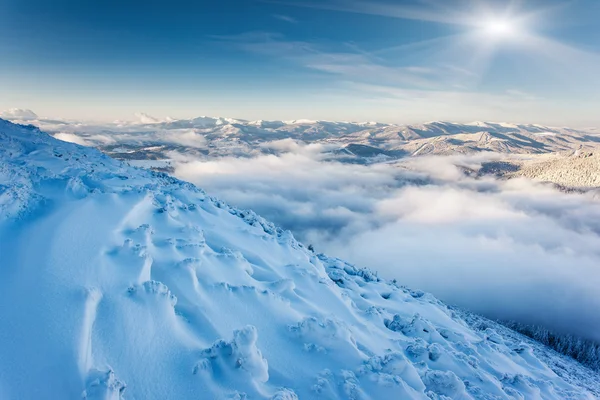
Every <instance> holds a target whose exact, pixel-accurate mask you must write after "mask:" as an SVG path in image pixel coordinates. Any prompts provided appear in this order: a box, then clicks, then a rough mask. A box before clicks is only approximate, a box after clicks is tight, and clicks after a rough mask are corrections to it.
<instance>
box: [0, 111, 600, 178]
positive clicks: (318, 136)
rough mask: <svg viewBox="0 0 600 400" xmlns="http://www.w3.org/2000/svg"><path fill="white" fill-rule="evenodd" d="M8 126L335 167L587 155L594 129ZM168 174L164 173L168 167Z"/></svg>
mask: <svg viewBox="0 0 600 400" xmlns="http://www.w3.org/2000/svg"><path fill="white" fill-rule="evenodd" d="M2 115H5V116H6V118H7V119H10V120H13V121H17V122H18V121H24V122H26V123H33V124H35V125H36V126H38V127H40V128H42V129H43V130H45V131H47V132H49V133H50V134H52V135H54V136H55V137H57V138H59V139H61V140H66V141H70V142H74V143H78V144H83V145H87V146H93V147H97V148H99V149H101V150H102V151H104V152H105V153H107V154H110V155H111V156H113V157H115V158H118V159H123V160H168V159H169V158H170V157H171V156H172V155H173V154H174V153H179V154H185V155H187V156H194V157H195V158H197V159H203V158H210V157H223V156H235V157H238V156H256V155H259V154H263V153H277V152H278V151H281V149H279V150H278V149H277V148H274V147H277V146H272V145H270V144H273V143H274V142H276V141H284V140H288V141H298V142H302V143H307V144H319V145H322V146H323V149H324V150H325V151H327V152H330V154H333V157H334V158H336V159H339V160H341V161H351V162H372V161H373V162H376V161H382V160H389V159H397V158H400V157H405V156H423V155H448V154H457V153H465V154H472V153H480V152H499V153H505V154H509V153H510V154H547V153H552V152H559V151H573V150H576V149H578V148H582V147H583V148H586V149H593V148H597V147H599V146H600V136H598V132H597V131H595V130H593V129H570V128H565V127H563V128H561V127H547V126H542V125H535V124H508V123H493V122H472V123H466V124H460V123H451V122H440V121H433V122H429V123H426V124H420V125H399V124H384V123H377V122H359V123H356V122H336V121H312V120H291V121H263V120H257V121H245V120H241V119H234V118H222V117H207V116H203V117H197V118H191V119H180V120H175V119H172V118H165V119H158V118H154V117H151V116H149V115H146V114H138V115H136V117H137V118H138V120H137V121H134V122H124V121H116V122H114V123H105V124H95V123H86V122H81V121H66V120H57V119H45V118H40V117H38V116H37V115H36V114H35V113H34V112H32V111H30V110H18V109H13V110H8V111H5V112H4V113H3V114H2ZM167 169H168V168H167Z"/></svg>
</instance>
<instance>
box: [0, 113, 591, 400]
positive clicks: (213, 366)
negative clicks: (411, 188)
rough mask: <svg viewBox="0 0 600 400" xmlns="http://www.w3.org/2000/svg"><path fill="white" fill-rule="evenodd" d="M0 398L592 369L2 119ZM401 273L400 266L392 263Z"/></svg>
mask: <svg viewBox="0 0 600 400" xmlns="http://www.w3.org/2000/svg"><path fill="white" fill-rule="evenodd" d="M0 144H1V146H0V255H1V257H0V260H1V262H0V278H1V279H0V305H1V307H0V321H2V323H1V324H0V398H2V399H57V398H60V399H75V398H86V399H119V398H124V399H166V398H169V399H191V398H211V399H212V398H216V399H243V398H247V399H263V398H272V399H288V400H290V399H296V398H300V399H313V398H315V399H316V398H318V399H387V398H396V399H448V398H451V399H593V398H597V396H600V383H599V382H600V379H599V377H598V375H597V374H595V373H593V372H591V371H590V370H588V369H587V368H584V367H583V366H581V365H579V364H577V363H576V362H575V361H573V360H570V359H568V358H565V357H563V356H560V355H558V354H557V353H555V352H553V351H552V350H549V349H547V348H545V347H543V346H542V345H540V344H537V343H536V342H533V341H531V340H529V339H527V338H525V337H523V336H521V335H519V334H517V333H515V332H513V331H510V330H508V329H506V328H503V327H500V326H498V325H497V324H495V323H493V322H491V321H487V320H485V319H483V318H479V317H477V316H473V315H470V314H468V313H465V312H463V311H459V310H455V309H452V308H449V307H447V306H446V305H444V304H443V303H441V302H440V301H438V300H437V299H435V298H434V297H433V296H431V295H430V294H426V293H423V292H421V291H415V290H410V289H407V288H405V287H403V286H400V285H399V284H398V283H396V282H395V281H394V282H387V281H384V280H382V279H379V278H378V277H377V275H376V274H375V273H374V272H372V271H370V270H366V269H361V268H359V267H355V266H353V265H350V264H348V263H345V262H344V261H342V260H339V259H333V258H329V257H327V256H325V255H321V254H319V255H317V254H314V253H313V252H312V251H311V250H309V249H307V248H306V247H304V246H303V245H302V244H301V243H298V242H297V241H296V240H295V239H294V238H293V237H292V235H291V234H290V233H289V232H286V231H282V230H281V229H278V228H277V227H276V226H274V225H273V224H271V223H269V222H268V221H266V220H264V219H262V218H261V217H259V216H258V215H256V214H255V213H253V212H252V211H242V210H238V209H235V208H232V207H230V206H228V205H227V204H225V203H223V202H222V201H219V200H217V199H215V198H212V197H210V196H208V195H207V194H205V193H204V192H203V191H202V190H200V189H198V188H196V187H195V186H193V185H191V184H188V183H185V182H182V181H179V180H177V179H174V178H171V177H169V176H167V175H164V174H162V173H158V172H153V171H149V170H142V169H136V168H132V167H130V166H128V165H126V164H123V163H121V162H119V161H117V160H114V159H111V158H109V157H108V156H106V155H104V154H102V153H100V152H98V151H97V150H94V149H90V148H85V147H81V146H79V145H76V144H72V143H66V142H62V141H58V140H56V139H54V138H52V137H51V136H49V135H47V134H45V133H43V132H41V131H39V130H38V129H37V128H35V127H33V126H19V125H14V124H12V123H9V122H6V121H3V120H0ZM399 278H400V279H401V277H399Z"/></svg>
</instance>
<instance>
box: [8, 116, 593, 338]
mask: <svg viewBox="0 0 600 400" xmlns="http://www.w3.org/2000/svg"><path fill="white" fill-rule="evenodd" d="M21 114H23V113H21ZM21 114H19V115H21ZM33 115H35V114H33ZM25 116H27V117H28V118H29V117H31V118H33V116H30V115H29V114H26V115H25ZM31 118H30V119H31ZM13 119H14V118H13ZM59 122H60V124H58V123H56V122H53V121H37V122H34V123H36V124H38V125H40V126H41V127H42V129H45V130H47V131H50V132H53V133H54V135H55V136H56V137H57V138H60V139H63V140H67V141H73V142H76V143H80V144H83V145H95V144H96V145H97V144H116V143H122V142H127V143H129V142H131V143H137V142H140V143H142V142H144V141H148V140H151V141H160V142H165V143H179V144H187V145H188V146H191V147H192V148H202V147H203V146H204V144H205V142H204V138H203V136H201V135H198V134H197V132H195V131H193V130H191V131H185V130H184V129H177V130H175V129H168V130H162V129H159V127H153V128H152V129H150V130H149V131H148V132H149V133H145V134H144V135H140V134H139V132H138V131H139V127H138V126H137V125H131V126H130V125H123V126H121V125H115V124H112V125H110V126H106V127H105V126H101V125H98V126H84V125H80V124H77V123H70V122H65V121H59ZM117 127H118V130H116V129H117ZM182 137H183V139H184V140H183V141H182ZM262 147H263V149H262V152H261V151H256V152H254V153H252V154H250V156H249V157H214V158H204V159H199V158H198V156H197V154H196V155H190V154H182V153H177V152H172V154H169V156H170V158H171V159H172V165H173V166H174V167H175V171H174V174H175V175H176V176H177V177H179V178H181V179H184V180H187V181H190V182H193V183H195V184H197V185H198V186H199V187H201V188H203V189H205V190H206V191H207V192H208V193H209V194H211V195H214V196H217V197H220V198H222V199H223V200H225V201H227V202H228V203H230V204H232V205H234V206H237V207H240V208H246V209H252V210H254V211H256V212H258V213H259V214H261V215H262V216H264V217H265V218H267V219H269V220H271V221H273V222H275V223H276V224H278V225H280V226H282V227H283V228H285V229H289V230H291V231H292V232H293V233H294V235H295V236H296V237H297V238H298V239H299V240H301V241H302V242H304V243H305V244H307V245H308V244H312V245H313V246H314V248H315V250H316V251H317V252H323V253H327V254H329V255H333V256H337V257H340V258H343V259H345V260H348V261H350V262H353V263H355V264H356V265H357V266H360V267H362V266H365V267H369V268H371V269H373V270H375V271H377V272H378V273H379V274H380V276H382V277H385V278H389V279H396V280H397V281H398V282H399V283H400V284H403V285H406V286H409V287H411V288H415V289H422V290H425V291H428V292H431V293H433V294H434V295H436V296H437V297H438V298H440V299H442V300H444V301H446V302H448V303H450V304H454V305H458V306H461V307H464V308H467V309H470V310H472V311H475V312H478V313H480V314H483V315H485V316H488V317H491V318H497V319H502V320H514V321H518V322H522V323H525V324H539V325H542V326H544V327H547V328H549V329H551V330H555V331H557V332H563V333H570V334H575V335H579V336H583V337H587V338H591V339H596V340H600V313H598V310H600V290H599V289H598V288H599V287H600V200H599V199H598V198H594V196H593V194H591V193H588V194H578V193H564V192H561V191H559V190H557V189H555V188H554V187H552V186H549V185H546V184H541V183H535V182H532V181H530V180H526V179H524V178H519V179H510V180H504V179H497V178H495V177H493V176H483V177H476V176H474V175H469V174H465V168H467V169H468V168H471V169H477V168H478V167H479V166H480V165H481V163H482V162H485V161H491V160H498V159H501V158H502V157H501V156H499V155H494V154H489V153H488V154H476V155H470V156H465V155H461V156H432V157H413V158H406V159H404V160H402V161H399V162H391V163H376V164H370V165H360V164H350V163H340V162H336V161H332V160H331V157H330V154H329V153H328V151H329V150H331V148H328V147H327V145H324V144H320V143H317V144H308V145H307V144H303V143H300V142H296V141H293V140H291V139H286V140H278V141H273V142H267V143H263V144H262ZM268 153H270V154H268Z"/></svg>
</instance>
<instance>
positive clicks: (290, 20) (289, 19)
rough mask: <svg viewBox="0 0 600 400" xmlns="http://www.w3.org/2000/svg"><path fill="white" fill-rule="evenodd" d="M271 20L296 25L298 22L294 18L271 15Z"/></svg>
mask: <svg viewBox="0 0 600 400" xmlns="http://www.w3.org/2000/svg"><path fill="white" fill-rule="evenodd" d="M273 18H275V19H278V20H281V21H285V22H289V23H290V24H297V23H298V20H297V19H296V18H293V17H290V16H289V15H283V14H273Z"/></svg>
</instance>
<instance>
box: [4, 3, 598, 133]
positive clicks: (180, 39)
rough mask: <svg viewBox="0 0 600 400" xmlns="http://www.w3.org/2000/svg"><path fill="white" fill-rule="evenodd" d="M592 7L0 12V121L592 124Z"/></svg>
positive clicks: (16, 6) (57, 6)
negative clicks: (211, 118) (143, 115)
mask: <svg viewBox="0 0 600 400" xmlns="http://www.w3.org/2000/svg"><path fill="white" fill-rule="evenodd" d="M599 17H600V2H598V1H597V0H567V1H564V0H544V1H537V0H530V1H527V0H510V1H508V0H507V1H487V0H408V1H398V0H397V1H389V0H388V1H385V0H383V1H379V2H375V1H360V0H314V1H300V0H272V1H255V0H246V1H241V0H221V1H196V2H191V1H181V0H171V1H168V2H167V1H155V0H153V1H127V0H125V1H114V0H108V1H94V0H88V1H81V0H80V1H74V0H55V1H48V0H0V38H2V39H1V40H0V109H4V108H10V107H19V108H30V109H33V110H34V111H36V112H37V113H38V114H40V115H48V116H59V117H69V118H84V119H95V120H113V119H117V118H119V119H127V118H131V117H132V115H133V114H134V113H135V112H147V113H149V114H153V115H157V116H165V115H170V116H172V117H176V118H183V117H192V116H198V115H222V116H231V117H238V118H247V119H297V118H310V119H330V120H331V119H335V120H378V121H383V122H411V123H412V122H420V121H428V120H437V119H445V120H454V121H466V120H504V121H514V122H539V123H548V124H560V125H574V126H586V125H600V116H599V115H600V113H599V112H598V110H599V109H600V78H599V74H598V72H597V71H598V70H600V40H599V39H600V27H599V26H598V25H597V19H598V18H599Z"/></svg>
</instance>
